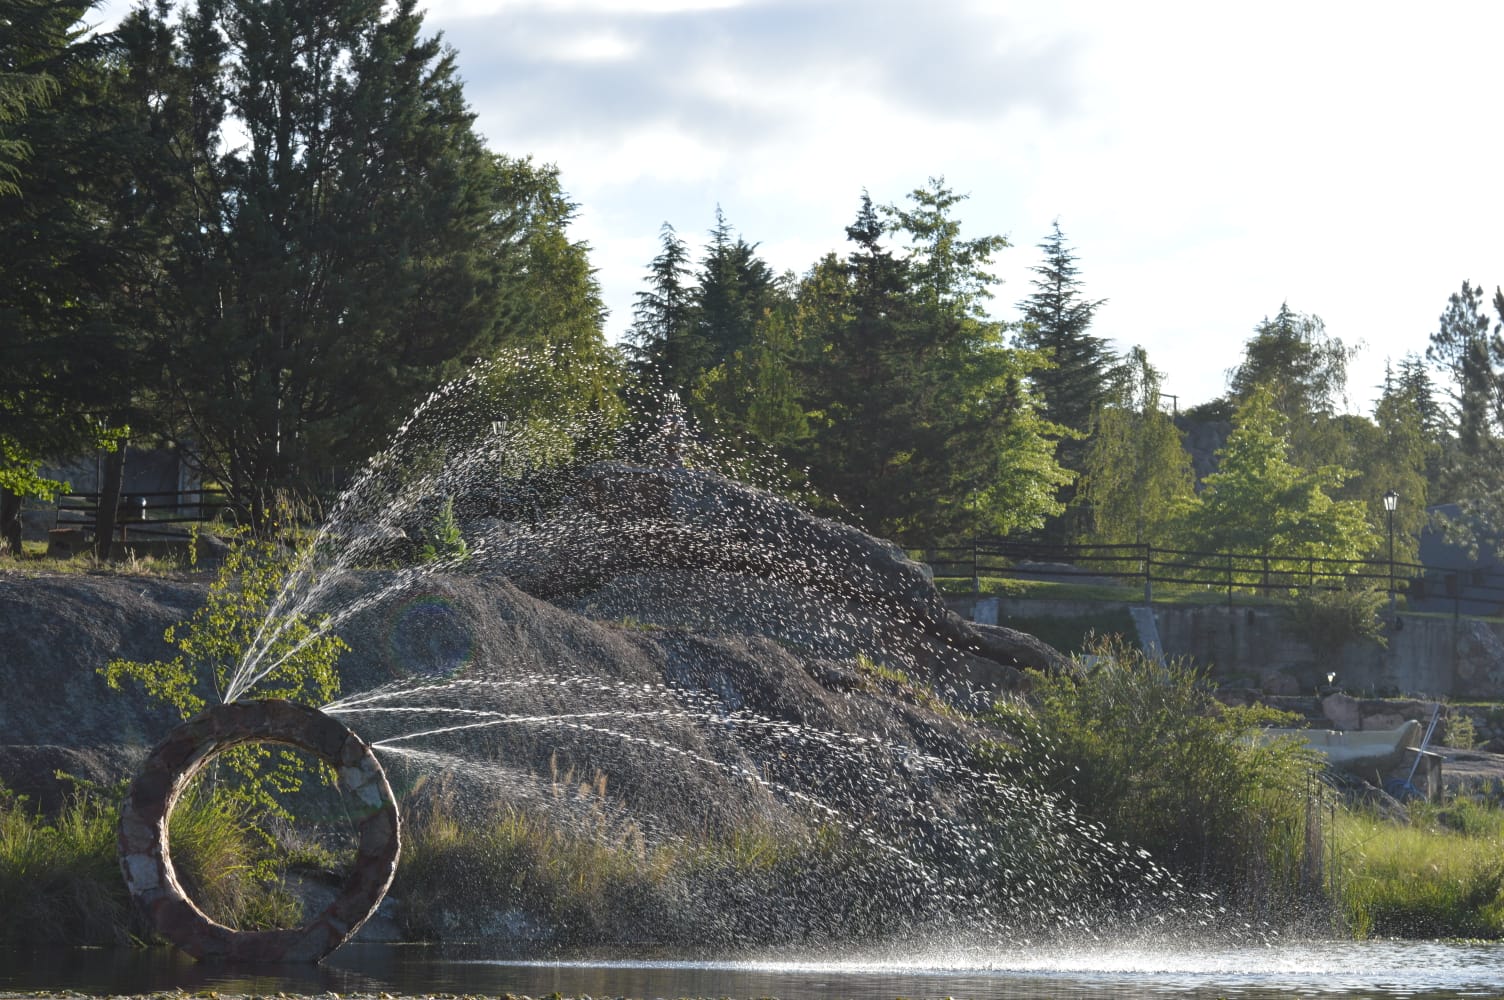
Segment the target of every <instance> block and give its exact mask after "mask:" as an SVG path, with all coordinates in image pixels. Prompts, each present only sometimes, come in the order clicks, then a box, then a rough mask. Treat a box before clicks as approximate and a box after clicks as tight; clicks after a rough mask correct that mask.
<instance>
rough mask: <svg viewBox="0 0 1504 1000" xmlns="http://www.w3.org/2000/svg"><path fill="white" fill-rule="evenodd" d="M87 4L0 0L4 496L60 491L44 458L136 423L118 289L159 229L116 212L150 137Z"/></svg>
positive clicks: (113, 436)
mask: <svg viewBox="0 0 1504 1000" xmlns="http://www.w3.org/2000/svg"><path fill="white" fill-rule="evenodd" d="M91 6H92V5H91V4H90V3H87V2H71V0H70V2H64V3H41V2H35V0H0V202H3V206H4V207H3V211H0V245H4V246H5V248H6V252H5V253H4V254H3V255H0V326H3V328H4V329H5V336H4V337H0V496H4V495H6V494H8V495H10V496H11V497H26V496H38V497H49V498H50V497H51V496H54V495H55V494H56V493H58V492H60V491H61V490H63V489H66V488H67V487H66V484H64V483H61V482H58V481H55V480H52V479H48V478H46V477H43V476H41V475H40V474H39V468H40V466H41V464H42V462H43V461H45V460H48V459H53V458H57V457H63V456H66V457H72V456H74V455H77V454H80V453H83V452H86V451H89V450H92V449H94V448H97V447H105V448H113V447H114V445H115V443H116V442H117V441H118V440H119V438H120V437H121V436H122V435H123V434H124V433H126V432H124V431H122V430H121V429H120V428H121V426H122V425H123V424H127V423H132V422H136V416H137V415H136V414H134V413H133V412H132V396H133V388H132V384H133V381H134V380H135V378H136V377H137V376H139V375H140V374H141V372H140V365H139V362H140V352H139V350H137V349H136V348H137V347H138V346H139V345H138V344H137V342H136V340H135V338H134V335H133V334H132V333H131V332H130V330H129V329H128V327H127V323H126V319H125V317H126V316H127V314H128V304H129V303H130V302H131V301H132V299H133V298H134V296H132V295H128V294H122V290H123V289H126V288H131V289H136V288H142V287H145V286H146V285H147V284H148V282H147V281H146V278H145V273H144V272H145V270H146V268H144V267H143V265H142V260H143V257H144V250H145V247H146V245H147V244H149V243H150V237H149V235H148V234H149V232H150V229H151V227H150V224H149V222H148V221H147V220H144V219H133V220H132V224H131V225H130V226H115V225H113V224H112V221H111V220H113V219H114V216H115V213H116V211H117V210H118V209H119V206H120V204H121V203H122V202H125V201H129V195H128V194H127V193H126V191H125V189H127V188H129V185H127V184H123V183H122V180H121V179H122V178H123V177H128V176H130V174H131V168H130V164H131V162H132V158H133V156H134V155H135V154H136V152H137V151H138V149H139V146H140V144H141V141H142V140H141V138H140V135H139V133H138V132H137V131H136V130H135V129H133V128H132V123H131V119H130V115H129V113H128V111H127V110H126V109H125V108H124V107H123V105H122V102H121V100H120V99H119V96H118V87H117V86H116V83H117V82H118V73H117V72H116V71H115V70H114V69H112V67H111V58H112V43H111V41H110V39H109V38H108V37H105V36H97V35H91V34H90V32H89V31H88V25H86V24H85V23H84V21H83V18H84V17H85V15H86V14H87V12H88V11H89V9H90V8H91ZM22 153H25V154H26V155H24V156H23V155H21V154H22ZM4 507H5V504H4V501H0V509H4ZM12 541H13V539H12Z"/></svg>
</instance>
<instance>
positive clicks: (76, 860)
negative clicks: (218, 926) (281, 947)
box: [0, 787, 303, 947]
mask: <svg viewBox="0 0 1504 1000" xmlns="http://www.w3.org/2000/svg"><path fill="white" fill-rule="evenodd" d="M122 794H123V790H122V789H111V790H108V791H106V790H103V789H98V788H93V787H81V788H80V789H79V790H78V791H77V792H76V793H75V794H74V795H73V796H72V798H71V799H70V800H69V801H68V802H67V803H66V804H65V805H64V806H63V808H62V809H61V810H59V812H58V813H57V814H56V815H55V816H50V817H49V816H43V815H40V814H38V813H37V812H36V811H34V810H33V809H31V808H30V806H29V804H28V803H27V802H26V801H25V800H24V799H23V798H20V797H18V796H15V795H13V794H11V793H10V792H9V791H8V790H6V789H4V788H3V787H0V947H27V946H36V945H59V944H68V945H106V944H124V943H127V942H130V941H135V940H140V939H142V938H144V937H146V936H147V935H148V934H149V928H147V927H145V926H144V925H143V924H142V923H141V922H140V918H139V917H138V916H137V915H136V914H135V913H134V911H133V908H132V904H131V901H130V897H129V895H128V893H127V892H126V889H125V881H124V878H123V877H122V875H121V873H120V864H119V861H118V860H117V858H116V848H115V828H116V826H117V824H118V822H119V811H118V807H117V805H116V802H118V800H119V798H120V796H121V795H122ZM169 837H170V839H171V847H172V857H173V865H174V867H175V868H176V870H177V872H178V875H179V877H180V879H181V881H182V883H183V886H184V889H185V891H187V893H188V895H189V896H190V897H191V898H192V899H193V900H194V901H195V902H196V903H198V904H199V906H200V907H201V908H202V909H203V910H204V911H205V912H206V913H208V914H209V915H210V916H211V917H213V918H214V919H216V920H218V921H220V922H221V923H224V924H226V925H227V926H230V927H239V928H245V929H254V930H264V929H271V928H275V927H292V926H297V925H298V924H299V923H301V921H302V919H303V914H302V909H301V906H300V905H299V903H298V901H297V900H296V899H295V898H293V896H292V894H291V893H289V892H288V891H287V890H286V889H285V888H283V886H282V882H281V871H282V868H283V867H284V864H283V862H282V860H281V859H280V858H278V857H277V854H276V852H275V851H274V850H269V849H268V843H267V841H266V839H265V837H263V836H262V835H261V834H260V833H258V832H257V831H256V830H255V829H254V828H253V824H252V822H251V818H250V817H249V816H248V815H246V814H245V813H244V812H243V811H240V810H238V809H237V807H235V806H233V805H230V804H227V803H225V802H223V801H219V800H216V799H214V798H212V797H210V796H205V795H193V796H190V797H188V798H186V799H185V800H184V801H183V802H181V803H180V804H179V805H178V808H177V809H175V810H174V811H173V814H172V827H171V830H170V832H169Z"/></svg>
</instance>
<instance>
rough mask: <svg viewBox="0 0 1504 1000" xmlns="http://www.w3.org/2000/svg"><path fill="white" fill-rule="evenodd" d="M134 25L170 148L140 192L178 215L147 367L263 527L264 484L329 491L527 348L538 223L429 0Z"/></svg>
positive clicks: (204, 14) (227, 3)
mask: <svg viewBox="0 0 1504 1000" xmlns="http://www.w3.org/2000/svg"><path fill="white" fill-rule="evenodd" d="M120 34H121V37H122V38H123V39H124V40H125V42H126V46H127V58H128V61H129V64H130V65H131V67H132V70H131V72H132V79H133V81H135V83H136V87H137V92H136V98H137V100H138V102H139V108H140V109H141V114H142V116H143V118H144V120H145V123H146V127H147V129H148V131H149V132H150V133H151V134H153V135H157V136H160V138H161V141H160V144H159V147H158V148H159V151H160V162H159V163H158V164H157V165H156V170H155V173H154V174H152V175H150V176H146V177H144V178H142V179H141V183H142V184H143V185H144V186H147V187H154V188H155V189H157V190H159V191H160V192H162V193H163V194H162V197H161V199H160V202H161V204H162V205H165V206H167V210H168V211H170V212H171V213H172V214H171V218H170V220H169V222H170V224H171V225H170V227H169V228H170V231H171V232H172V233H173V237H172V241H171V244H170V246H169V247H168V248H167V251H166V253H165V254H164V256H163V258H162V260H161V280H159V281H158V282H157V283H156V287H157V289H158V290H159V295H158V300H159V305H160V313H159V316H158V320H159V322H158V325H157V326H156V327H155V328H154V329H153V330H152V341H153V345H154V348H155V355H154V358H153V360H154V361H155V362H156V363H157V364H158V365H160V366H161V367H162V370H163V371H165V372H167V374H168V376H169V377H168V384H167V386H166V391H165V393H164V398H165V399H166V400H167V401H168V402H169V403H170V406H171V417H172V418H173V423H174V426H175V427H176V428H179V429H180V430H182V431H183V432H184V433H183V437H182V438H181V440H183V441H185V442H186V443H189V444H190V445H192V446H194V447H195V448H196V450H197V452H198V458H199V460H200V463H201V464H202V465H203V466H204V468H205V469H206V470H207V471H208V472H209V473H211V474H212V475H214V476H215V478H217V479H219V480H220V481H221V482H223V483H224V484H225V485H226V486H227V487H229V488H230V489H231V491H232V492H233V494H234V495H235V497H236V499H237V500H239V501H240V502H241V503H242V504H243V505H244V506H246V507H247V508H248V509H249V511H250V513H251V515H252V517H253V519H255V520H257V521H258V523H259V520H260V517H261V515H262V514H263V512H264V511H265V510H266V499H267V494H268V492H269V491H271V490H274V489H278V488H292V489H295V490H306V489H310V488H317V487H319V486H328V485H330V484H331V483H332V482H333V481H335V480H336V479H337V477H338V476H339V475H340V474H341V473H342V472H343V471H345V470H348V469H350V468H352V467H354V466H357V465H358V464H359V463H360V462H361V461H363V460H364V458H365V456H367V455H368V454H370V453H371V452H372V451H373V450H374V449H375V448H376V447H378V446H379V444H380V443H381V442H383V441H384V440H385V439H386V437H387V435H388V434H389V433H390V431H391V429H392V428H393V427H394V426H395V424H396V423H397V421H398V420H400V418H401V416H402V415H404V414H405V413H406V412H407V411H408V410H409V409H410V407H411V406H412V404H413V403H414V402H415V401H416V399H418V398H420V397H421V395H422V394H423V393H425V392H427V391H429V390H430V389H431V388H432V387H433V385H435V384H436V383H437V382H439V381H441V380H442V379H443V378H445V377H447V376H449V375H451V374H453V373H456V372H457V371H458V369H459V366H460V364H462V363H463V362H464V361H466V360H468V359H472V358H474V357H477V356H479V357H485V356H488V355H490V354H492V353H494V352H495V351H496V350H497V349H498V348H499V347H500V346H501V345H503V344H505V343H508V342H513V341H515V340H517V339H525V336H524V334H523V333H522V332H521V331H519V330H518V329H517V328H516V327H515V326H512V325H510V324H509V323H508V322H507V314H508V312H509V310H510V309H512V308H515V307H517V306H518V303H516V302H514V301H512V297H513V295H514V294H520V292H519V287H518V284H517V282H516V281H515V280H512V279H513V278H515V275H516V266H517V264H518V259H519V255H523V254H525V250H524V249H523V248H522V247H520V246H519V242H520V241H518V240H516V239H515V237H516V235H517V234H518V233H519V232H522V231H524V230H525V229H526V228H527V226H528V224H529V223H528V220H527V219H525V218H524V217H522V215H520V214H519V210H520V208H521V206H517V205H512V204H507V203H506V200H505V196H506V192H507V190H508V179H507V177H506V170H505V167H504V165H503V164H502V163H500V162H498V160H497V159H496V158H495V157H494V156H493V155H492V154H491V153H489V152H488V151H487V150H486V149H485V148H484V146H483V144H482V142H481V140H480V137H479V136H478V135H477V134H476V133H475V132H474V130H473V122H474V115H473V113H472V112H471V111H470V109H469V108H468V107H467V106H466V104H465V101H464V96H463V91H462V87H461V84H460V81H459V79H458V77H457V76H456V74H455V65H454V54H453V52H452V51H450V50H448V49H446V48H445V47H444V46H443V45H442V44H441V42H440V41H439V40H438V39H436V38H431V37H430V38H425V37H423V36H422V17H421V15H420V14H419V13H418V11H417V7H416V3H415V2H414V0H398V2H397V3H395V4H391V5H385V6H384V5H382V4H378V3H374V2H370V0H330V2H327V3H315V4H308V3H300V2H294V0H222V2H221V0H201V2H197V3H195V4H193V5H191V6H189V5H185V6H184V7H182V8H181V9H180V10H174V9H173V8H172V7H171V5H170V4H169V3H168V2H166V0H163V2H161V3H159V4H158V5H157V6H156V7H154V8H152V7H142V8H138V9H137V10H136V11H135V12H134V13H133V14H132V15H131V17H130V18H129V19H127V21H126V23H125V24H124V25H123V26H122V29H121V32H120ZM232 135H233V136H236V137H237V139H236V141H234V142H228V143H227V142H226V140H227V139H228V138H229V137H230V136H232ZM239 137H243V139H241V138H239ZM522 311H524V312H525V307H523V308H522ZM593 336H594V337H595V338H598V336H599V334H598V333H596V334H594V335H593ZM591 339H592V338H591V336H587V337H586V340H587V341H590V340H591ZM587 349H594V345H593V344H589V345H587Z"/></svg>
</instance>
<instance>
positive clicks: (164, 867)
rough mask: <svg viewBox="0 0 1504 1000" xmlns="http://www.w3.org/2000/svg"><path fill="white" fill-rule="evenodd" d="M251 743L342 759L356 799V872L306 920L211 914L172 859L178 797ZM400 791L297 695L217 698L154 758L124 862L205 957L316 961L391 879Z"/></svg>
mask: <svg viewBox="0 0 1504 1000" xmlns="http://www.w3.org/2000/svg"><path fill="white" fill-rule="evenodd" d="M247 743H279V744H284V745H287V746H292V747H297V748H298V749H300V750H304V751H307V752H308V753H310V754H313V755H314V756H315V757H317V758H319V760H322V761H323V762H324V763H326V764H328V765H329V766H330V767H332V768H334V770H335V772H336V773H337V774H338V776H339V781H338V784H339V788H340V791H341V792H343V793H345V795H347V796H348V797H349V800H350V801H351V802H353V803H355V808H357V809H358V810H359V813H360V817H359V819H358V821H357V828H358V831H359V834H360V845H359V847H358V849H357V853H356V857H355V865H354V869H353V871H352V872H351V874H350V878H349V881H347V882H346V883H345V886H344V888H343V889H342V890H341V891H340V893H339V894H338V895H337V896H335V898H334V901H333V902H332V903H330V904H329V905H328V906H327V907H325V908H324V910H323V912H321V913H319V914H318V915H317V916H315V917H314V918H313V919H312V920H310V921H309V922H308V923H307V924H305V925H304V926H302V927H298V928H294V929H290V930H274V931H237V930H234V929H232V928H229V927H226V926H224V925H223V924H219V923H216V922H215V921H213V920H211V919H209V917H208V916H206V915H205V914H204V912H203V911H202V910H200V909H199V908H198V906H197V905H195V904H194V902H193V900H191V899H189V898H188V896H187V894H186V893H184V892H183V888H182V886H181V884H179V882H178V879H177V873H176V872H175V871H174V870H173V867H172V856H171V854H170V853H169V851H168V845H167V823H168V820H169V818H170V817H171V816H172V810H173V808H174V807H175V806H176V805H177V802H178V799H179V798H180V797H181V796H182V794H183V792H184V790H185V789H187V787H188V784H189V782H191V781H192V780H193V778H194V776H195V775H196V774H198V772H199V771H200V770H202V769H203V767H204V765H205V764H207V763H208V762H209V761H211V760H213V759H214V757H215V756H216V755H218V754H220V753H222V752H223V751H225V750H228V749H230V748H231V747H236V746H241V745H243V744H247ZM398 826H399V824H398V818H397V801H396V799H395V798H394V797H393V796H392V789H391V786H390V785H389V784H387V780H386V774H385V772H383V771H382V769H381V765H380V764H379V763H378V762H377V760H376V756H375V754H373V753H372V752H371V748H370V747H369V746H367V745H366V744H365V742H364V741H362V740H361V738H360V737H358V736H356V735H355V734H354V733H353V732H351V731H350V730H349V729H347V728H345V726H343V725H341V724H340V723H339V722H336V721H335V720H334V719H332V718H330V717H329V716H327V715H325V714H324V713H323V712H320V711H319V710H318V709H315V708H309V707H308V706H306V705H298V704H295V703H293V702H290V701H279V700H264V701H237V702H231V703H230V704H227V705H216V706H214V707H213V708H209V709H207V710H205V711H203V712H201V713H199V714H198V715H195V716H194V717H193V718H191V719H189V720H188V721H187V722H185V723H183V724H182V725H180V726H178V727H177V728H176V729H174V730H173V731H172V732H171V733H169V734H168V736H167V738H166V739H164V740H163V741H162V742H161V743H160V744H158V745H157V747H156V749H154V750H153V751H152V752H151V755H150V756H149V757H147V758H146V763H145V764H144V765H143V766H142V768H141V771H140V773H139V774H138V775H137V776H136V780H135V781H133V782H132V783H131V787H130V790H129V791H128V792H127V793H126V798H125V803H124V805H123V806H122V807H121V810H120V830H119V836H118V846H119V853H120V867H121V869H122V871H124V873H125V883H126V886H127V887H128V888H129V889H130V892H131V896H132V898H133V899H135V900H136V902H137V903H138V904H139V905H140V906H141V908H142V909H143V910H144V911H145V913H146V914H147V916H148V917H149V918H150V920H151V922H152V925H153V926H155V927H156V929H157V930H158V931H159V932H160V933H161V934H162V936H163V937H165V938H167V939H168V940H169V941H171V942H172V943H173V944H175V945H177V946H178V947H179V948H181V949H183V950H184V951H186V952H187V953H188V954H190V955H192V956H193V957H194V958H197V959H221V960H226V961H233V962H258V963H276V962H317V961H319V960H320V959H322V958H323V957H324V956H325V955H328V954H329V953H330V952H331V951H333V950H334V949H335V948H338V947H339V946H340V945H341V944H343V943H344V942H345V941H347V940H349V938H350V936H351V935H352V934H354V933H355V932H356V931H357V930H359V929H360V926H361V924H363V923H365V922H366V920H368V919H369V918H370V917H371V915H372V914H373V913H375V912H376V908H377V907H378V906H380V905H381V900H382V897H384V896H385V895H386V890H387V888H388V887H389V886H390V885H391V884H392V876H393V875H395V874H396V871H397V854H398V849H399V846H400V843H399V833H398Z"/></svg>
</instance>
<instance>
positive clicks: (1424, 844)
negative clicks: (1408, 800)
mask: <svg viewBox="0 0 1504 1000" xmlns="http://www.w3.org/2000/svg"><path fill="white" fill-rule="evenodd" d="M1334 820H1335V821H1334V829H1333V831H1332V846H1333V867H1334V869H1335V879H1334V891H1335V893H1336V895H1337V897H1338V901H1339V903H1340V906H1341V913H1342V917H1343V919H1344V921H1345V923H1346V925H1347V927H1348V928H1349V929H1350V930H1351V931H1352V933H1353V934H1355V935H1356V936H1359V937H1369V936H1373V937H1461V938H1501V937H1504V853H1501V850H1504V809H1501V808H1500V807H1499V806H1498V805H1497V804H1492V803H1489V804H1484V803H1478V802H1473V801H1471V800H1468V799H1459V800H1456V801H1453V802H1451V803H1447V804H1445V805H1433V804H1430V803H1414V804H1412V805H1411V807H1410V810H1409V817H1408V819H1405V820H1397V819H1394V818H1386V817H1383V816H1380V815H1379V814H1377V813H1376V812H1374V811H1373V810H1371V809H1351V810H1349V809H1342V810H1338V811H1337V813H1336V815H1335V818H1334Z"/></svg>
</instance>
